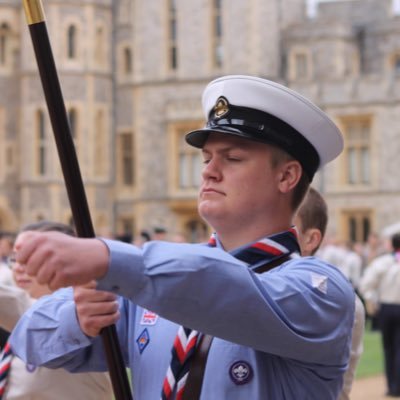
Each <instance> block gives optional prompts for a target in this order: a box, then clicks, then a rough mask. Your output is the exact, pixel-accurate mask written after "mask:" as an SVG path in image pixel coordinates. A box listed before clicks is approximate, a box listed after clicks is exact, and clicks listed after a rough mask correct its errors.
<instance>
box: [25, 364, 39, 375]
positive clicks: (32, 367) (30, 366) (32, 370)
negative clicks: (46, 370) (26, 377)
mask: <svg viewBox="0 0 400 400" xmlns="http://www.w3.org/2000/svg"><path fill="white" fill-rule="evenodd" d="M25 368H26V370H27V371H28V372H30V373H32V372H34V371H35V370H36V368H37V367H36V365H33V364H26V365H25Z"/></svg>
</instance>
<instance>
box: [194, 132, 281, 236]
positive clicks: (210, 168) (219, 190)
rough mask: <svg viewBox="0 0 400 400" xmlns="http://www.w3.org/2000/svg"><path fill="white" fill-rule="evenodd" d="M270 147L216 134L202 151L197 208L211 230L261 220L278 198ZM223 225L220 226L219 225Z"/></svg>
mask: <svg viewBox="0 0 400 400" xmlns="http://www.w3.org/2000/svg"><path fill="white" fill-rule="evenodd" d="M272 151H273V148H271V147H270V146H268V145H266V144H263V143H258V142H253V141H250V140H246V139H242V138H239V137H235V136H229V135H224V134H219V133H212V134H210V136H209V138H208V140H207V142H206V144H205V145H204V147H203V149H202V152H203V158H204V169H203V173H202V178H203V179H202V185H201V187H200V193H199V202H198V209H199V213H200V215H201V216H202V217H203V218H204V219H205V220H206V221H207V222H208V223H210V224H211V225H212V226H213V227H214V229H217V230H218V228H219V227H221V226H222V227H229V226H236V227H237V229H240V227H241V226H243V224H253V223H260V221H261V220H263V217H265V216H266V215H268V213H270V212H271V207H273V204H274V201H276V199H277V197H276V196H277V194H278V189H277V182H278V177H277V171H276V169H273V168H272V166H271V153H272ZM221 224H222V225H221Z"/></svg>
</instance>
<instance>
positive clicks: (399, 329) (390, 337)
mask: <svg viewBox="0 0 400 400" xmlns="http://www.w3.org/2000/svg"><path fill="white" fill-rule="evenodd" d="M391 242H392V249H393V250H392V252H391V253H390V254H385V255H382V256H379V257H377V258H376V259H375V260H374V261H372V263H371V264H370V265H368V266H367V268H366V269H365V272H364V275H363V277H362V278H361V282H360V287H359V290H360V293H361V294H362V296H363V297H364V300H365V303H366V306H367V310H368V312H369V313H370V314H371V315H376V314H377V318H378V325H379V329H380V330H381V332H382V344H383V351H384V359H385V375H386V384H387V395H388V396H391V397H400V233H397V234H395V235H393V236H392V240H391Z"/></svg>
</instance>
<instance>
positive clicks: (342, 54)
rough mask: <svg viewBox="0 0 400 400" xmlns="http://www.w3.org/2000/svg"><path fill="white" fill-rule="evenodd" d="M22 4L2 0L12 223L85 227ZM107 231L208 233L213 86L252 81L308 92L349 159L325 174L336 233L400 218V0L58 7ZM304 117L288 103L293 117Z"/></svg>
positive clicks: (2, 216)
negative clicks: (204, 142) (198, 132)
mask: <svg viewBox="0 0 400 400" xmlns="http://www.w3.org/2000/svg"><path fill="white" fill-rule="evenodd" d="M21 3H22V2H21V1H17V0H0V89H1V90H0V230H16V229H18V228H19V227H20V225H22V224H24V223H27V222H31V221H35V220H38V219H43V218H45V219H52V220H59V221H63V222H69V221H71V211H70V208H69V202H68V198H67V195H66V191H65V189H64V183H63V178H62V173H61V169H60V166H59V161H58V156H57V152H56V148H55V143H54V139H53V134H52V130H51V126H50V121H49V117H48V112H47V108H46V104H45V101H44V96H43V91H42V88H41V84H40V81H39V77H38V72H37V67H36V61H35V58H34V56H33V50H32V44H31V39H30V36H29V32H28V28H27V26H26V22H25V17H24V13H23V9H22V4H21ZM43 3H44V9H45V14H46V21H47V22H46V23H47V28H48V31H49V35H50V40H51V42H52V47H53V53H54V57H55V60H56V64H57V69H58V72H59V77H60V81H61V85H62V89H63V95H64V100H65V104H66V109H67V113H68V116H69V120H70V126H71V134H72V136H73V138H74V142H75V145H76V150H77V154H78V158H79V161H80V166H81V172H82V175H83V179H84V182H85V189H86V195H87V198H88V203H89V207H90V210H91V214H92V219H93V223H94V226H95V230H96V233H98V234H108V233H116V234H136V235H137V233H138V232H139V231H140V230H142V229H150V230H151V229H152V228H153V227H155V226H160V225H161V226H164V227H165V228H167V229H168V231H169V232H171V233H173V232H175V233H177V232H180V233H184V234H185V235H186V236H187V238H188V240H193V241H195V240H200V239H201V238H203V236H204V234H205V233H206V232H207V231H208V228H207V227H206V226H205V225H204V223H203V222H202V221H201V220H200V219H199V217H198V216H197V211H196V191H197V187H198V184H199V179H200V171H201V168H202V165H201V158H200V154H199V152H198V150H195V149H192V148H190V147H189V146H187V145H185V143H184V139H183V137H184V134H185V133H186V132H187V131H189V130H191V129H193V128H196V127H199V126H201V125H202V124H203V123H204V116H203V115H202V111H201V103H200V97H201V93H202V90H203V89H204V87H205V85H206V84H207V83H208V82H209V81H210V80H211V79H213V78H215V77H218V76H220V75H225V74H254V75H258V76H262V77H265V78H268V79H272V80H275V81H278V82H280V83H283V84H285V85H288V86H289V87H291V88H293V89H295V90H297V91H299V92H300V93H302V94H304V95H305V96H307V97H309V98H310V99H311V100H313V101H314V102H315V103H316V104H318V105H319V106H320V107H321V108H322V109H324V110H325V111H326V112H327V113H328V114H329V115H330V116H331V117H332V118H333V119H334V120H335V121H336V122H337V123H338V125H339V126H340V127H341V129H342V131H343V134H344V136H345V151H344V153H343V155H342V156H340V158H339V159H338V160H337V161H335V162H334V163H332V164H331V165H328V166H327V167H326V168H325V169H324V170H322V171H321V172H320V173H318V175H317V176H316V178H315V181H314V186H315V187H317V188H318V189H320V190H321V191H322V192H323V193H324V195H325V196H326V198H327V200H328V203H329V206H330V229H331V230H332V231H335V232H337V233H338V234H339V235H340V236H341V237H342V238H345V239H352V240H365V238H366V236H367V234H368V233H369V232H371V231H375V230H376V231H380V230H381V229H382V227H383V226H385V225H387V224H389V223H392V222H395V221H397V220H400V202H399V198H400V174H399V173H398V161H397V160H398V154H400V16H399V15H398V13H399V7H398V4H397V3H398V2H397V0H342V1H335V2H333V1H332V2H326V3H321V4H320V5H319V7H318V10H317V13H316V15H314V16H312V17H310V16H309V15H307V12H306V9H307V8H306V1H305V0H251V1H249V0H230V1H227V0H192V1H186V0H148V1H140V0H80V1H78V0H44V1H43ZM288 112H290V110H288Z"/></svg>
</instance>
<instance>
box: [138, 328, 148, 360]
mask: <svg viewBox="0 0 400 400" xmlns="http://www.w3.org/2000/svg"><path fill="white" fill-rule="evenodd" d="M149 342H150V336H149V332H148V330H147V328H145V329H144V330H143V332H142V333H141V334H140V335H139V337H138V338H137V339H136V343H137V345H138V348H139V353H140V354H142V353H143V351H144V349H145V348H146V347H147V345H148V344H149Z"/></svg>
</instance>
